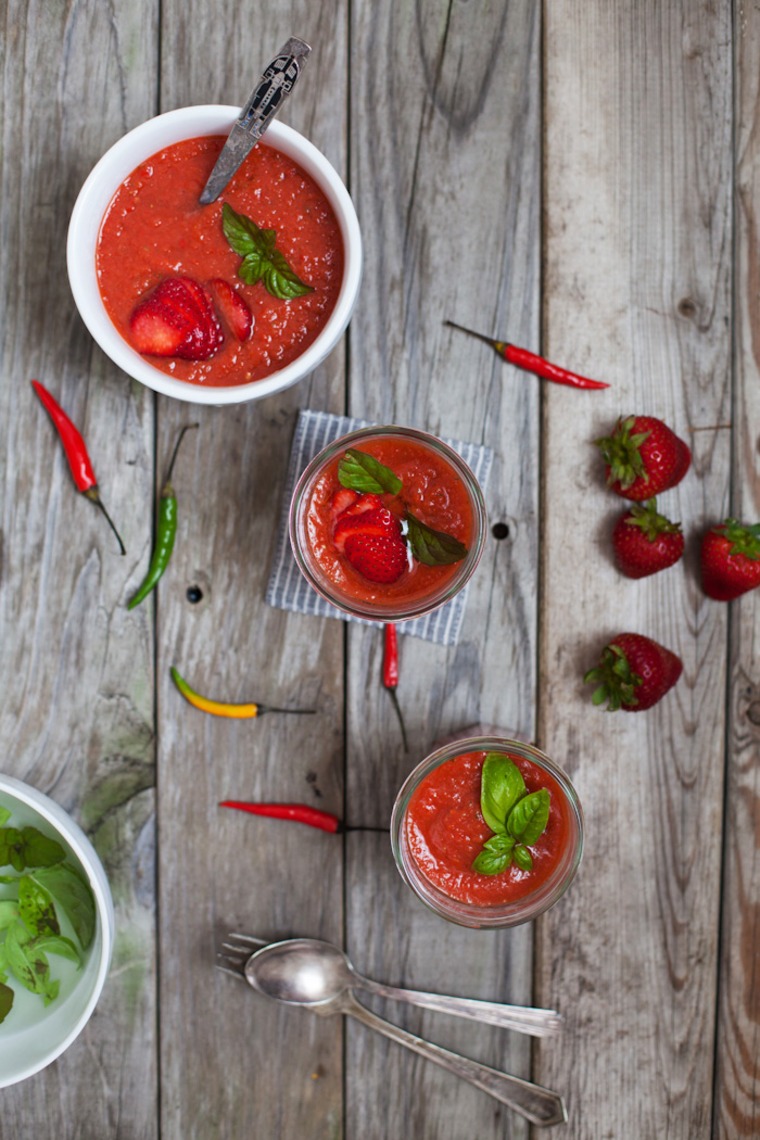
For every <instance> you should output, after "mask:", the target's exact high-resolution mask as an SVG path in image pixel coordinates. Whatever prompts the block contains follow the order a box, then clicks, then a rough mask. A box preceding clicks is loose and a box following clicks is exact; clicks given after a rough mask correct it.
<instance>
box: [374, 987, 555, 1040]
mask: <svg viewBox="0 0 760 1140" xmlns="http://www.w3.org/2000/svg"><path fill="white" fill-rule="evenodd" d="M357 984H359V985H361V987H362V989H365V990H367V991H368V992H369V993H373V994H378V995H379V996H380V997H385V998H391V999H392V1000H393V1001H405V1002H408V1003H409V1004H410V1005H418V1006H422V1008H423V1009H432V1010H435V1012H436V1013H450V1014H453V1015H454V1017H468V1018H470V1019H471V1020H472V1021H479V1022H481V1023H482V1024H484V1025H496V1026H498V1027H499V1028H501V1029H515V1030H517V1032H518V1033H528V1034H530V1035H531V1036H532V1037H550V1036H551V1035H552V1034H554V1033H557V1032H558V1031H559V1030H560V1029H561V1027H562V1015H561V1014H559V1013H557V1012H556V1011H555V1010H553V1009H534V1008H532V1007H530V1006H524V1005H502V1004H500V1003H499V1002H495V1001H480V1000H478V999H476V998H463V997H449V996H448V995H447V994H429V993H423V992H422V991H421V990H404V989H400V988H399V987H398V986H386V985H384V984H383V983H382V982H374V981H372V980H371V979H370V978H362V979H361V981H360V982H358V983H357Z"/></svg>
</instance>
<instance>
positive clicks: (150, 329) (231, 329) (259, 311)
mask: <svg viewBox="0 0 760 1140" xmlns="http://www.w3.org/2000/svg"><path fill="white" fill-rule="evenodd" d="M223 143H224V137H223V136H216V135H211V136H203V137H199V138H190V139H184V140H182V141H180V142H176V143H172V144H170V145H168V146H166V147H165V148H164V149H163V150H161V151H159V152H158V153H156V154H154V155H153V156H152V157H151V158H149V159H147V160H146V161H145V162H142V163H141V164H140V165H139V166H138V167H137V168H136V169H135V170H134V171H133V172H132V173H131V174H130V175H129V176H128V177H127V178H126V179H125V180H124V182H123V183H122V184H121V186H120V187H119V189H118V190H117V192H116V194H115V195H114V197H113V199H112V201H111V203H110V205H109V207H108V209H107V211H106V213H105V216H104V218H103V222H102V225H101V228H100V234H99V237H98V243H97V251H96V270H97V277H98V286H99V289H100V294H101V297H102V300H103V304H104V306H105V308H106V310H107V312H108V315H109V317H110V318H111V320H112V322H113V324H114V325H115V327H116V329H117V330H118V332H119V333H120V334H121V336H122V337H123V338H124V340H125V341H126V342H127V343H128V344H130V345H131V346H132V348H134V349H135V350H136V351H137V352H139V353H140V354H141V355H143V356H145V357H146V359H148V360H150V362H151V363H152V364H153V365H154V367H156V368H158V369H160V370H161V371H163V372H165V373H167V374H168V375H170V376H173V377H175V378H176V379H178V380H183V381H186V382H187V383H190V384H203V385H206V386H213V387H216V386H234V385H240V384H249V383H251V382H252V381H256V380H260V379H263V378H264V377H266V376H269V375H270V374H271V373H273V372H275V371H277V370H279V369H281V368H284V367H285V366H286V365H288V364H290V363H291V362H292V361H293V360H295V359H296V358H297V357H298V356H300V355H301V354H302V353H303V352H304V351H305V350H306V349H307V348H308V346H309V345H310V344H312V342H313V341H314V340H315V338H316V337H317V336H318V334H319V332H320V331H321V329H322V328H323V327H324V326H325V324H326V323H327V321H328V319H329V317H330V314H331V313H332V311H333V309H334V307H335V304H336V301H337V298H338V295H339V292H340V288H341V284H342V280H343V265H344V250H343V244H342V238H341V232H340V226H339V223H338V220H337V218H336V216H335V212H334V211H333V209H332V207H331V205H330V203H329V202H328V200H327V198H326V197H325V195H324V193H323V192H322V190H321V189H320V187H319V186H318V185H317V183H316V182H315V180H314V179H313V178H312V177H311V176H310V175H309V174H308V173H307V172H306V171H305V170H303V169H302V168H301V167H300V166H299V165H298V163H297V162H295V161H294V160H293V159H292V158H290V157H288V156H286V155H285V154H284V153H282V152H281V151H279V150H277V149H276V148H275V147H273V146H271V145H268V144H267V143H264V142H262V143H259V144H258V145H257V146H256V147H255V148H254V149H253V150H252V152H251V154H250V155H249V156H248V158H247V159H246V160H245V162H244V163H243V164H242V166H241V167H240V169H239V170H238V171H237V173H236V174H235V175H234V177H233V178H232V180H231V181H230V183H229V184H228V186H227V188H226V189H225V190H224V192H223V194H222V195H221V196H220V198H219V199H218V200H217V201H216V202H213V203H211V204H210V205H205V206H202V205H200V203H199V196H200V193H201V191H202V189H203V187H204V185H205V183H206V180H207V178H208V176H209V174H210V172H211V170H212V168H213V166H214V163H215V161H216V159H217V157H218V155H219V151H220V150H221V147H222V145H223Z"/></svg>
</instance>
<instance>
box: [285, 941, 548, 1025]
mask: <svg viewBox="0 0 760 1140" xmlns="http://www.w3.org/2000/svg"><path fill="white" fill-rule="evenodd" d="M267 952H268V953H267V960H268V965H267V970H268V974H267V977H268V978H269V979H270V984H275V983H274V982H273V981H272V979H273V976H274V975H273V972H274V970H275V969H277V968H279V969H280V970H282V971H283V972H285V971H287V974H286V976H287V978H288V985H289V986H294V985H300V986H301V987H305V986H307V985H314V986H316V987H317V988H318V992H319V993H327V994H333V993H336V992H337V991H338V990H340V989H345V990H351V989H354V990H355V989H362V990H365V991H366V992H367V993H371V994H378V995H379V996H380V997H384V998H391V999H392V1000H393V1001H405V1002H408V1003H409V1004H410V1005H417V1006H422V1008H423V1009H431V1010H434V1011H435V1012H436V1013H450V1014H453V1015H454V1016H455V1017H467V1018H470V1019H471V1020H472V1021H480V1022H481V1023H483V1024H484V1025H495V1026H497V1027H498V1028H500V1029H514V1030H517V1032H519V1033H528V1034H530V1035H531V1036H532V1037H549V1036H551V1035H552V1034H554V1033H557V1032H558V1031H559V1029H560V1028H561V1026H562V1016H561V1015H560V1014H559V1013H557V1012H556V1011H555V1010H553V1009H533V1008H531V1007H529V1006H522V1005H502V1004H500V1003H499V1002H491V1001H480V1000H479V999H476V998H463V997H449V996H448V995H447V994H430V993H424V992H422V991H421V990H406V989H400V988H399V987H398V986H387V985H384V984H383V983H382V982H375V981H372V979H371V978H365V977H363V976H362V975H361V974H360V973H359V972H358V971H357V970H356V969H355V968H354V966H353V965H352V963H351V962H350V961H349V959H348V958H347V957H346V955H345V954H344V953H343V951H342V950H339V949H338V947H337V946H333V945H332V944H331V943H330V942H322V941H320V940H319V939H318V938H289V939H287V940H286V941H284V942H275V943H272V944H270V945H269V946H268V947H267ZM262 968H263V965H262ZM302 992H303V993H304V994H305V995H306V996H307V997H310V998H313V997H314V994H313V993H312V992H311V991H309V992H307V991H306V990H305V989H303V990H302Z"/></svg>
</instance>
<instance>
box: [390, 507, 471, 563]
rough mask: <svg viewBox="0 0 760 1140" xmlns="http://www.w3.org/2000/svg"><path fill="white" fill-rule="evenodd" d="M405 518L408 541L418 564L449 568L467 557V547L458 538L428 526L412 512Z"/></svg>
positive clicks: (408, 512) (407, 513)
mask: <svg viewBox="0 0 760 1140" xmlns="http://www.w3.org/2000/svg"><path fill="white" fill-rule="evenodd" d="M404 517H405V520H406V523H407V528H408V529H407V534H406V537H407V541H408V542H409V545H410V546H411V548H412V554H413V555H414V557H415V558H416V559H417V561H418V562H422V563H423V564H424V565H425V566H449V565H451V563H453V562H461V561H462V559H463V558H465V557H466V555H467V547H466V546H464V545H463V543H461V542H460V541H459V539H458V538H454V536H453V535H451V534H447V533H446V532H445V531H443V530H433V528H432V527H429V526H426V524H425V523H423V522H420V520H419V519H418V518H415V516H414V515H413V514H412V512H411V511H407V512H406V515H405V516H404Z"/></svg>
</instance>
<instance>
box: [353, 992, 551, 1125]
mask: <svg viewBox="0 0 760 1140" xmlns="http://www.w3.org/2000/svg"><path fill="white" fill-rule="evenodd" d="M341 1008H342V1010H343V1013H345V1014H348V1015H349V1016H350V1017H355V1018H356V1020H357V1021H361V1022H362V1024H364V1025H366V1026H368V1027H369V1028H370V1029H376V1030H377V1032H378V1033H382V1034H383V1036H384V1037H389V1038H390V1040H391V1041H395V1042H396V1043H397V1044H398V1045H405V1046H406V1047H407V1049H411V1050H412V1051H413V1052H415V1053H419V1055H420V1056H421V1057H426V1058H427V1059H428V1061H433V1062H434V1063H435V1064H436V1065H440V1066H441V1068H442V1069H446V1070H447V1071H448V1072H450V1073H453V1074H454V1075H455V1076H457V1077H461V1078H462V1080H464V1081H469V1083H470V1084H471V1085H474V1086H475V1087H476V1088H478V1089H481V1090H482V1092H486V1093H488V1094H489V1095H490V1096H492V1097H495V1098H496V1100H498V1101H501V1103H502V1104H506V1105H508V1106H509V1108H511V1109H514V1111H515V1112H517V1113H519V1114H520V1116H524V1117H525V1118H526V1120H530V1121H531V1123H532V1124H537V1125H549V1124H564V1123H565V1122H566V1121H567V1112H566V1110H565V1105H564V1102H563V1100H562V1097H561V1096H560V1095H559V1094H558V1093H555V1092H552V1091H551V1090H550V1089H545V1088H542V1087H541V1086H540V1085H535V1084H532V1083H531V1082H530V1081H525V1080H523V1079H522V1078H521V1077H513V1076H511V1075H510V1074H509V1073H501V1072H499V1071H498V1069H491V1068H489V1067H488V1066H487V1065H481V1064H480V1063H479V1062H478V1061H472V1060H470V1058H469V1057H462V1056H461V1055H460V1054H459V1053H452V1052H451V1051H450V1050H448V1049H443V1048H441V1046H440V1045H434V1044H433V1043H432V1042H431V1041H425V1040H424V1038H422V1037H417V1036H416V1035H415V1034H414V1033H409V1032H408V1031H407V1030H406V1029H402V1028H401V1027H400V1026H398V1025H393V1024H392V1023H391V1022H390V1021H385V1020H384V1019H383V1018H382V1017H378V1016H377V1014H375V1013H372V1012H370V1010H368V1009H367V1008H366V1007H365V1006H363V1005H361V1003H360V1002H358V1001H356V999H355V998H352V997H350V996H348V995H347V996H346V998H345V999H344V1001H343V1002H342V1004H341Z"/></svg>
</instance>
